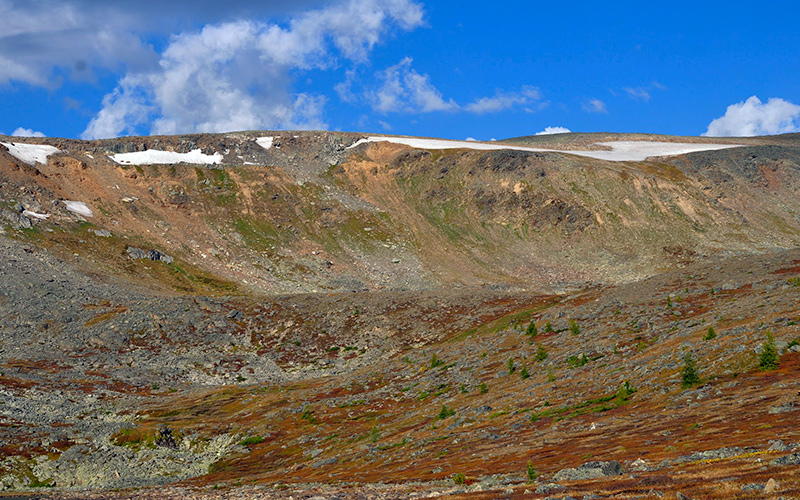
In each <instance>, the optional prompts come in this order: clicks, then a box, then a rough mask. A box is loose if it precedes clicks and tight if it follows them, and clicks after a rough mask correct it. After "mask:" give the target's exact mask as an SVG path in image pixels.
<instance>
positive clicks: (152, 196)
mask: <svg viewBox="0 0 800 500" xmlns="http://www.w3.org/2000/svg"><path fill="white" fill-rule="evenodd" d="M573 135H574V134H568V135H566V136H564V137H562V136H558V138H556V139H539V138H536V140H537V144H536V145H537V146H538V147H546V146H548V145H549V146H550V147H563V144H562V143H563V141H565V140H566V139H568V138H571V137H572V136H573ZM260 136H269V137H273V138H274V139H273V145H272V146H271V147H270V148H269V149H265V148H263V147H261V146H259V145H258V144H257V143H256V141H255V139H256V138H257V137H260ZM358 137H359V136H357V135H355V134H344V133H321V132H301V133H286V132H281V133H278V132H273V133H270V132H263V133H242V134H225V135H204V136H182V137H148V138H127V139H118V140H110V141H96V142H81V141H67V140H57V139H42V140H40V141H39V142H47V143H52V145H54V146H55V147H57V148H59V149H60V150H61V151H63V152H62V153H59V154H55V155H52V156H50V158H49V161H48V163H47V164H46V165H44V164H41V163H36V164H35V165H28V164H26V163H24V162H22V161H20V160H19V159H17V158H14V157H13V156H11V155H10V154H8V153H5V152H3V151H2V150H3V149H4V148H3V147H0V186H2V187H0V197H1V198H2V200H3V204H4V207H5V209H7V211H10V212H12V213H11V214H10V215H9V214H8V213H7V214H6V215H7V217H6V218H9V219H10V218H13V217H14V215H13V214H14V213H18V212H19V211H20V210H19V209H20V208H22V209H30V210H31V211H33V212H36V211H37V210H38V211H41V212H43V213H51V214H52V217H50V218H49V219H47V220H44V221H38V220H36V219H33V221H32V222H33V225H34V230H33V231H23V232H21V233H20V232H16V231H14V234H15V235H16V236H18V237H23V238H28V239H29V241H32V242H34V243H36V244H37V245H44V246H48V247H50V248H53V249H56V251H57V252H59V253H60V254H62V255H70V254H72V253H77V254H78V255H79V256H81V257H83V258H85V259H87V260H88V261H92V262H94V264H96V265H98V266H100V268H102V269H104V270H105V271H106V272H109V273H117V272H119V271H122V272H123V273H124V274H126V275H127V276H129V277H130V278H132V279H133V280H135V281H139V282H141V280H142V279H150V280H151V284H153V285H156V284H157V283H160V282H162V281H163V282H164V283H163V284H164V285H165V286H166V287H167V288H171V289H173V290H178V291H181V292H187V291H195V292H202V293H222V294H228V293H231V292H236V291H237V290H238V291H239V292H241V293H244V292H245V291H248V292H250V293H252V292H255V293H266V294H272V293H298V292H302V293H313V292H315V291H317V292H323V291H367V290H382V289H387V290H425V289H436V288H439V287H441V286H443V285H447V286H450V285H458V284H462V285H468V286H498V285H502V286H511V287H514V288H517V289H519V288H528V289H540V290H541V289H553V290H559V289H562V290H563V289H565V288H568V287H571V288H578V287H582V286H586V285H587V284H600V283H624V282H629V281H632V280H636V279H641V278H642V277H645V276H650V275H653V274H655V273H658V272H661V271H663V270H667V269H669V268H670V267H672V266H674V265H676V264H681V263H686V262H689V261H693V260H696V259H698V258H700V259H702V258H705V257H708V256H715V255H732V254H747V253H754V252H762V251H765V250H774V249H786V248H793V247H794V246H796V245H797V244H798V241H800V236H798V235H799V234H800V217H799V216H798V213H797V210H796V207H797V206H798V201H800V200H798V194H797V193H798V192H800V191H799V190H798V189H797V188H798V185H797V184H798V182H800V181H798V179H800V175H798V168H800V167H799V165H800V154H799V153H798V151H800V149H798V142H797V139H796V138H793V137H791V136H788V137H787V136H780V137H778V138H770V139H767V138H759V139H758V140H756V139H750V140H741V141H739V143H743V144H748V143H751V144H753V145H752V146H747V147H739V148H734V149H728V150H722V151H714V152H706V153H694V154H689V155H683V156H678V157H666V158H660V159H653V160H648V161H644V162H608V161H601V160H594V159H591V158H583V157H577V156H572V155H569V154H565V153H533V152H524V151H512V150H508V151H471V150H463V149H462V150H431V151H428V150H415V149H413V148H410V147H408V146H402V145H397V144H389V143H380V142H379V143H369V144H362V145H359V146H358V147H355V148H350V149H348V147H349V146H350V145H352V144H354V143H355V142H356V140H357V139H358ZM613 138H614V136H608V135H604V136H602V137H600V138H598V139H603V140H609V139H613ZM621 138H627V139H630V138H631V137H628V136H621ZM636 138H639V139H644V138H645V137H640V136H636ZM585 139H586V136H585V135H575V137H574V140H575V141H577V142H582V141H583V142H585ZM657 139H659V140H664V138H663V137H660V136H659V137H657ZM525 140H527V141H530V140H531V139H530V138H526V139H525ZM546 140H549V141H552V143H546V142H545V143H542V141H546ZM592 140H594V137H593V136H592ZM683 140H686V139H683ZM517 141H519V140H517ZM196 148H201V149H202V150H203V152H204V153H206V154H212V153H215V152H218V153H220V154H221V155H222V158H223V160H222V162H221V163H220V164H218V165H212V166H209V165H189V164H185V163H180V164H171V165H124V164H118V163H116V162H114V161H113V160H112V159H111V158H110V157H111V156H113V155H114V154H116V153H119V152H131V151H143V150H146V149H158V150H166V151H176V152H187V151H190V150H192V149H196ZM60 200H74V201H83V202H85V203H86V204H87V205H88V206H89V208H90V209H92V211H93V217H91V218H88V217H86V218H82V217H80V216H77V215H76V214H74V213H71V212H69V211H67V210H66V209H65V208H64V204H63V203H62V202H61V201H60ZM37 213H38V212H37ZM96 230H106V231H109V232H110V233H111V235H110V236H106V237H98V236H97V235H96V233H95V231H96ZM12 231H13V230H12ZM103 234H105V233H103ZM128 246H135V247H137V248H139V247H141V248H143V249H150V248H155V249H158V250H160V251H162V252H164V253H166V254H168V255H170V256H172V257H174V258H175V259H176V261H175V266H174V268H175V269H180V271H178V272H177V274H176V275H175V276H172V277H170V278H169V279H166V277H164V276H160V275H157V274H153V273H150V276H142V275H141V274H140V272H139V270H132V269H129V268H130V265H129V260H130V259H129V258H128V254H126V252H125V250H126V249H127V247H128ZM181 271H182V272H181Z"/></svg>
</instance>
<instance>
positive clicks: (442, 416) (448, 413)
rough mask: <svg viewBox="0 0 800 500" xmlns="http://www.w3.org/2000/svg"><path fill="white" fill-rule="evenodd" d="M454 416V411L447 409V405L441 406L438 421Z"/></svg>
mask: <svg viewBox="0 0 800 500" xmlns="http://www.w3.org/2000/svg"><path fill="white" fill-rule="evenodd" d="M455 414H456V411H455V410H454V409H452V408H448V407H447V405H442V409H441V410H440V411H439V420H444V419H446V418H448V417H452V416H453V415H455Z"/></svg>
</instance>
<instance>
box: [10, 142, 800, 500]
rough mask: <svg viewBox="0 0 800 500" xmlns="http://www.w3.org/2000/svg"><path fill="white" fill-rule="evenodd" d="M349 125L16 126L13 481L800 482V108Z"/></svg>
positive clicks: (666, 485) (361, 484)
mask: <svg viewBox="0 0 800 500" xmlns="http://www.w3.org/2000/svg"><path fill="white" fill-rule="evenodd" d="M265 137H270V138H271V139H270V140H263V139H261V140H259V138H265ZM361 138H363V136H361V135H357V134H347V133H321V132H299V133H289V132H272V133H268V132H262V133H240V134H224V135H201V136H200V135H199V136H182V137H147V138H126V139H118V140H109V141H96V142H81V141H69V140H59V139H41V140H26V142H27V143H28V144H38V145H39V146H47V145H50V146H52V147H53V148H52V149H49V148H46V147H38V148H28V149H27V150H26V149H25V146H24V145H22V146H20V145H19V143H17V142H15V141H17V140H16V139H12V138H8V139H7V140H6V139H2V140H0V143H5V144H8V145H9V146H0V220H1V221H2V223H1V224H0V229H1V230H2V233H3V234H2V235H0V282H2V283H3V285H2V287H0V386H2V387H0V400H1V401H2V406H0V455H1V456H0V460H1V461H0V484H2V485H3V487H4V488H6V489H8V490H13V491H20V492H31V491H34V492H35V495H37V496H38V495H41V494H43V493H42V492H43V491H46V492H48V494H50V495H51V496H54V498H89V497H100V498H106V497H109V496H112V495H116V496H117V497H119V498H131V497H141V498H149V497H151V496H152V497H153V498H171V497H174V498H185V497H187V496H193V497H204V498H205V497H207V498H223V497H224V498H237V497H241V498H291V497H293V498H298V497H303V498H308V497H321V498H417V497H420V496H429V495H449V496H453V497H463V498H497V497H503V498H545V497H551V498H567V497H572V498H581V497H589V498H593V497H592V495H597V496H596V497H594V498H598V497H599V498H606V497H614V498H659V497H661V496H664V495H666V496H671V497H675V495H676V494H678V493H679V492H680V494H681V495H687V496H689V497H692V498H752V497H753V495H758V496H759V497H765V498H772V497H774V498H778V497H779V496H782V497H784V498H792V497H798V496H800V482H798V480H797V478H798V477H799V476H798V475H797V472H798V468H799V464H800V458H798V457H800V455H798V452H800V435H798V432H797V430H796V422H797V414H796V412H797V408H798V406H796V405H797V401H796V400H797V397H798V394H800V392H798V391H799V390H800V387H798V379H797V373H798V369H800V346H798V345H797V343H798V342H800V326H799V325H798V323H800V305H799V304H800V301H798V298H799V297H800V296H799V295H798V294H800V250H797V249H796V248H797V247H798V246H800V245H798V240H799V239H800V237H799V236H798V234H800V218H799V217H798V213H797V210H798V207H800V200H798V195H797V193H798V192H800V190H799V189H798V188H800V186H798V184H800V175H799V174H800V172H798V169H799V168H800V155H799V154H798V153H799V152H800V147H799V146H798V144H800V142H799V141H800V137H798V136H797V135H794V136H779V137H769V138H751V139H736V140H735V141H731V142H734V143H736V144H737V145H739V146H740V147H736V148H732V149H724V150H719V151H707V152H698V153H692V154H687V155H680V156H670V157H660V158H652V159H648V160H644V161H637V162H633V161H625V162H618V161H607V160H597V159H592V158H587V157H580V156H575V155H572V154H570V153H568V152H564V151H569V150H573V149H574V150H586V149H592V148H600V149H602V147H601V146H593V145H594V144H595V143H597V142H607V141H613V140H615V139H624V140H658V141H663V142H697V143H702V142H708V140H707V139H700V138H668V137H651V136H641V135H628V136H608V135H596V134H568V135H561V136H555V137H547V138H541V137H528V138H518V139H513V140H510V141H508V143H513V144H519V145H523V146H531V145H532V146H534V147H536V148H551V149H559V150H562V152H541V151H521V150H488V151H480V150H472V149H463V148H461V149H434V150H429V149H417V148H413V147H409V146H405V145H401V144H393V143H389V142H380V141H379V142H371V143H364V144H360V145H356V146H354V147H353V145H354V144H356V143H357V142H358V141H359V139H361ZM715 142H719V141H717V140H715ZM267 146H268V147H267ZM4 148H5V150H4ZM53 149H57V150H58V151H59V152H53ZM198 149H199V151H198ZM147 150H159V151H162V152H165V153H164V154H165V155H166V156H165V157H166V158H167V161H169V159H170V158H171V159H172V161H177V160H179V159H186V160H188V161H190V162H192V163H185V162H184V163H165V164H155V165H153V164H136V162H135V161H132V159H133V160H136V159H137V158H138V159H141V158H148V159H149V161H156V160H157V159H158V158H159V155H162V153H158V154H154V153H152V151H151V152H149V153H145V154H144V155H142V154H141V153H142V152H145V151H147ZM126 153H136V154H134V155H133V156H131V155H128V156H125V154H126ZM43 154H47V155H48V156H45V157H42V156H41V155H43ZM215 154H216V156H215ZM32 155H39V156H37V157H36V158H34V157H33V156H32ZM181 155H183V156H181ZM37 158H38V159H39V160H41V161H37ZM115 159H116V161H115ZM531 324H533V325H535V326H536V329H535V332H534V331H533V330H532V329H531V328H530V325H531ZM712 332H713V335H712ZM770 338H772V339H774V342H775V348H776V355H777V358H778V362H777V365H776V366H774V367H767V368H770V369H768V370H760V369H759V363H760V361H762V358H763V357H762V356H761V353H762V352H763V350H764V348H765V345H767V349H769V343H768V342H767V341H768V340H769V339H770ZM687 354H691V356H692V357H693V359H694V360H695V362H696V365H697V368H698V370H699V380H698V381H696V382H694V383H691V384H689V385H688V387H682V385H681V382H682V371H683V369H684V366H685V363H686V361H685V357H686V355H687ZM771 368H775V369H771ZM178 481H184V482H183V483H181V484H180V485H179V486H174V487H173V489H164V488H163V487H161V486H159V487H158V488H157V489H147V487H153V486H155V485H163V484H168V483H176V482H178ZM48 486H49V487H51V488H45V487H48ZM133 487H137V488H141V487H145V489H143V490H137V491H135V492H134V491H132V490H125V491H123V492H118V493H111V492H110V491H108V490H107V488H133ZM43 488H45V489H43ZM98 488H99V490H98ZM220 489H221V490H222V491H220Z"/></svg>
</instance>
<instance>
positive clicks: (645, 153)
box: [563, 141, 741, 161]
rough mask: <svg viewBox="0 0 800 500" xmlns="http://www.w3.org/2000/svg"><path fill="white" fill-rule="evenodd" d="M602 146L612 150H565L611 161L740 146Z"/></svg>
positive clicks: (627, 143)
mask: <svg viewBox="0 0 800 500" xmlns="http://www.w3.org/2000/svg"><path fill="white" fill-rule="evenodd" d="M595 144H598V145H600V146H608V147H610V148H611V151H563V152H564V153H572V154H576V155H579V156H588V157H589V158H597V159H599V160H609V161H643V160H644V159H646V158H650V157H651V156H675V155H683V154H686V153H696V152H698V151H716V150H718V149H728V148H738V147H741V146H740V145H738V144H700V143H689V142H657V141H613V142H597V143H595Z"/></svg>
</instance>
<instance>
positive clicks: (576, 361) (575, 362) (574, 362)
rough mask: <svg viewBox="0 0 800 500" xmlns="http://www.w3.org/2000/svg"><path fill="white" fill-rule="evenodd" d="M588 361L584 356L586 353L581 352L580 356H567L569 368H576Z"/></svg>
mask: <svg viewBox="0 0 800 500" xmlns="http://www.w3.org/2000/svg"><path fill="white" fill-rule="evenodd" d="M588 362H589V359H588V358H587V357H586V354H581V355H580V357H578V356H570V357H568V358H567V364H568V365H569V366H570V367H571V368H578V367H580V366H584V365H585V364H586V363H588Z"/></svg>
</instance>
